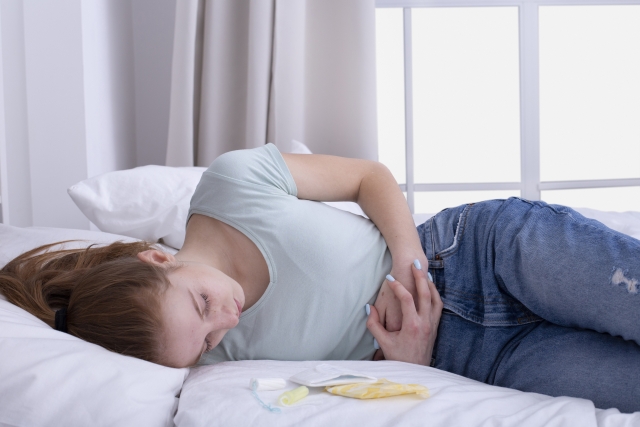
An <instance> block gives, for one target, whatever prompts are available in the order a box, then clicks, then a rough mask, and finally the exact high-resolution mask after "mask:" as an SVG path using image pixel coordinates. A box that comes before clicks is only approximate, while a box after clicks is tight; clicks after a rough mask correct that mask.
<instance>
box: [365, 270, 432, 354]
mask: <svg viewBox="0 0 640 427" xmlns="http://www.w3.org/2000/svg"><path fill="white" fill-rule="evenodd" d="M416 261H417V262H414V263H412V264H411V265H410V267H409V268H410V269H411V271H410V272H409V271H408V270H407V269H406V267H405V268H402V269H399V270H400V271H396V270H398V269H396V268H394V269H393V270H392V272H391V273H392V274H391V275H389V276H387V280H385V281H384V283H383V285H382V287H381V288H380V292H379V294H378V298H377V299H376V302H375V303H374V306H373V307H371V313H370V314H369V317H368V319H367V328H368V329H369V331H370V332H371V333H372V334H373V336H374V337H375V339H376V340H377V341H378V344H379V345H380V348H381V350H382V353H384V356H382V355H381V354H380V352H379V351H378V353H376V355H375V357H374V360H377V359H381V358H383V357H384V358H386V359H387V360H398V361H402V362H410V363H416V364H420V365H425V366H429V364H430V363H431V355H432V353H433V346H434V344H435V341H436V336H437V333H438V324H439V323H440V316H441V314H442V306H443V304H442V299H440V294H438V291H437V290H436V287H435V285H434V283H433V282H432V281H431V280H429V278H428V276H427V265H426V264H427V262H426V259H425V260H424V261H423V262H424V264H425V265H424V266H422V265H421V263H420V261H419V260H416ZM402 270H404V271H402ZM407 273H408V274H407ZM394 275H395V276H396V277H394ZM400 276H402V279H400ZM392 279H393V280H392ZM401 280H402V282H401ZM405 286H406V287H405ZM407 288H408V289H407ZM411 291H415V292H411ZM412 293H413V295H412ZM414 295H415V298H414Z"/></svg>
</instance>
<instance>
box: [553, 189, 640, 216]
mask: <svg viewBox="0 0 640 427" xmlns="http://www.w3.org/2000/svg"><path fill="white" fill-rule="evenodd" d="M542 200H544V201H545V202H547V203H555V204H558V205H566V206H571V207H572V208H591V209H598V210H601V211H617V212H624V211H640V187H618V188H585V189H579V190H553V191H543V192H542Z"/></svg>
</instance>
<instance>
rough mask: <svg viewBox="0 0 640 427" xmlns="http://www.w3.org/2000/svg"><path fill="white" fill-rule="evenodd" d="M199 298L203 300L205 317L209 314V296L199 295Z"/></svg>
mask: <svg viewBox="0 0 640 427" xmlns="http://www.w3.org/2000/svg"><path fill="white" fill-rule="evenodd" d="M200 296H201V297H202V299H203V300H204V315H205V317H206V316H207V315H208V314H209V296H208V295H207V294H200Z"/></svg>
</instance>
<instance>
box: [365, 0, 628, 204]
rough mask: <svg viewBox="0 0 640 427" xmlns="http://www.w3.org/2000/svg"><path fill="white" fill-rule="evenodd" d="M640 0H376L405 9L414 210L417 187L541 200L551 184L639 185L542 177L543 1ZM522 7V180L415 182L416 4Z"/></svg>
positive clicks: (615, 0)
mask: <svg viewBox="0 0 640 427" xmlns="http://www.w3.org/2000/svg"><path fill="white" fill-rule="evenodd" d="M624 5H640V0H376V2H375V6H376V8H402V9H403V39H404V108H405V166H406V181H405V182H406V184H400V188H401V190H402V191H404V192H406V195H407V203H408V204H409V208H410V210H411V213H414V212H415V204H414V194H415V192H428V191H483V190H519V191H520V195H521V197H523V198H525V199H529V200H540V194H541V192H542V191H546V190H572V189H582V188H607V187H632V186H633V187H635V186H640V177H638V178H626V179H596V180H577V181H541V180H540V53H539V49H540V48H539V7H540V6H624ZM499 6H510V7H517V8H518V35H519V43H518V45H519V46H518V47H519V73H520V76H519V81H520V181H519V182H475V183H438V184H427V183H416V182H415V181H414V170H413V169H414V168H413V165H414V162H413V75H412V74H413V72H412V31H411V9H413V8H425V7H499Z"/></svg>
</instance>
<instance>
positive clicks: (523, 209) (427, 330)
mask: <svg viewBox="0 0 640 427" xmlns="http://www.w3.org/2000/svg"><path fill="white" fill-rule="evenodd" d="M313 200H323V201H337V200H351V201H356V202H357V203H358V204H359V205H360V206H361V207H362V209H363V210H364V212H365V213H366V214H367V215H368V216H369V218H370V219H371V220H368V219H365V218H363V217H360V216H357V215H353V214H351V213H348V212H344V211H340V210H337V209H334V208H332V207H329V206H327V205H325V204H322V203H317V202H314V201H313ZM638 278H640V241H638V240H635V239H633V238H631V237H629V236H626V235H623V234H620V233H618V232H615V231H613V230H610V229H608V228H606V227H605V226H603V225H602V224H600V223H599V222H597V221H594V220H589V219H586V218H584V217H583V216H581V215H580V214H578V213H577V212H575V211H573V210H571V209H569V208H566V207H562V206H556V205H547V204H545V203H542V202H531V201H527V200H521V199H517V198H512V199H508V200H493V201H487V202H481V203H476V204H472V205H465V206H460V207H456V208H451V209H446V210H444V211H442V212H440V213H439V214H437V215H436V216H435V217H433V218H431V219H430V220H428V221H427V222H425V223H424V224H422V225H420V226H419V227H418V228H417V230H416V228H415V226H414V224H413V221H412V217H411V214H410V212H409V210H408V208H407V204H406V202H405V199H404V197H403V195H402V193H401V192H400V190H399V189H398V185H397V183H396V182H395V181H394V179H393V177H392V175H391V174H390V173H389V171H388V170H387V169H386V168H385V167H384V166H382V165H381V164H379V163H375V162H370V161H364V160H354V159H345V158H338V157H330V156H321V155H291V154H280V152H279V151H278V150H277V148H276V147H275V146H274V145H272V144H268V145H265V146H263V147H260V148H256V149H252V150H241V151H234V152H230V153H227V154H224V155H222V156H220V157H219V158H218V159H217V160H215V161H214V162H213V164H212V165H211V167H210V168H209V169H208V170H207V171H206V172H205V173H204V174H203V177H202V179H201V181H200V184H199V185H198V187H197V189H196V191H195V194H194V196H193V198H192V200H191V207H190V211H189V221H188V225H187V231H186V240H185V243H184V246H183V247H182V249H181V250H180V251H179V252H178V253H177V254H176V255H175V256H173V255H171V254H169V253H166V252H162V251H160V250H157V249H155V248H153V247H152V246H150V245H149V244H146V243H132V244H123V243H116V244H113V245H110V246H107V247H102V248H98V247H93V248H90V249H88V250H66V251H51V252H43V249H42V248H40V249H36V250H34V251H31V252H28V253H27V254H24V255H22V256H20V257H18V258H17V259H15V260H13V261H12V262H10V263H9V264H7V266H6V267H5V268H4V269H3V270H2V274H1V275H0V290H1V291H2V292H3V293H4V294H5V295H6V296H7V298H8V299H9V301H11V302H13V303H15V304H17V305H19V306H20V307H22V308H24V309H26V310H28V311H30V312H31V313H33V314H34V315H36V316H38V317H39V318H40V319H42V320H43V321H45V322H47V323H48V324H50V325H51V326H52V327H56V328H57V329H59V330H62V331H66V332H68V333H70V334H72V335H75V336H77V337H80V338H83V339H85V340H87V341H90V342H93V343H96V344H99V345H102V346H104V347H106V348H108V349H110V350H113V351H116V352H120V353H123V354H126V355H131V356H134V357H139V358H143V359H146V360H150V361H153V362H156V363H160V364H164V365H167V366H174V367H184V366H191V365H194V364H196V363H201V364H203V363H215V362H218V361H224V360H244V359H276V360H339V359H354V360H367V359H373V358H375V359H380V358H382V357H385V358H386V359H392V360H400V361H406V362H411V363H417V364H422V365H431V366H434V367H436V368H439V369H443V370H446V371H449V372H453V373H456V374H460V375H464V376H466V377H469V378H472V379H475V380H478V381H482V382H485V383H488V384H494V385H499V386H503V387H511V388H515V389H519V390H524V391H533V392H538V393H544V394H549V395H554V396H558V395H568V396H574V397H583V398H587V399H591V400H593V401H594V402H595V404H596V406H597V407H600V408H608V407H617V408H618V409H620V410H621V411H626V412H633V411H638V410H640V363H639V361H640V293H638V290H640V285H639V284H638ZM365 306H367V309H366V311H367V312H370V314H369V315H367V314H366V313H365ZM374 337H375V340H374ZM378 345H379V347H380V349H381V351H378V352H376V349H377V348H378Z"/></svg>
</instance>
